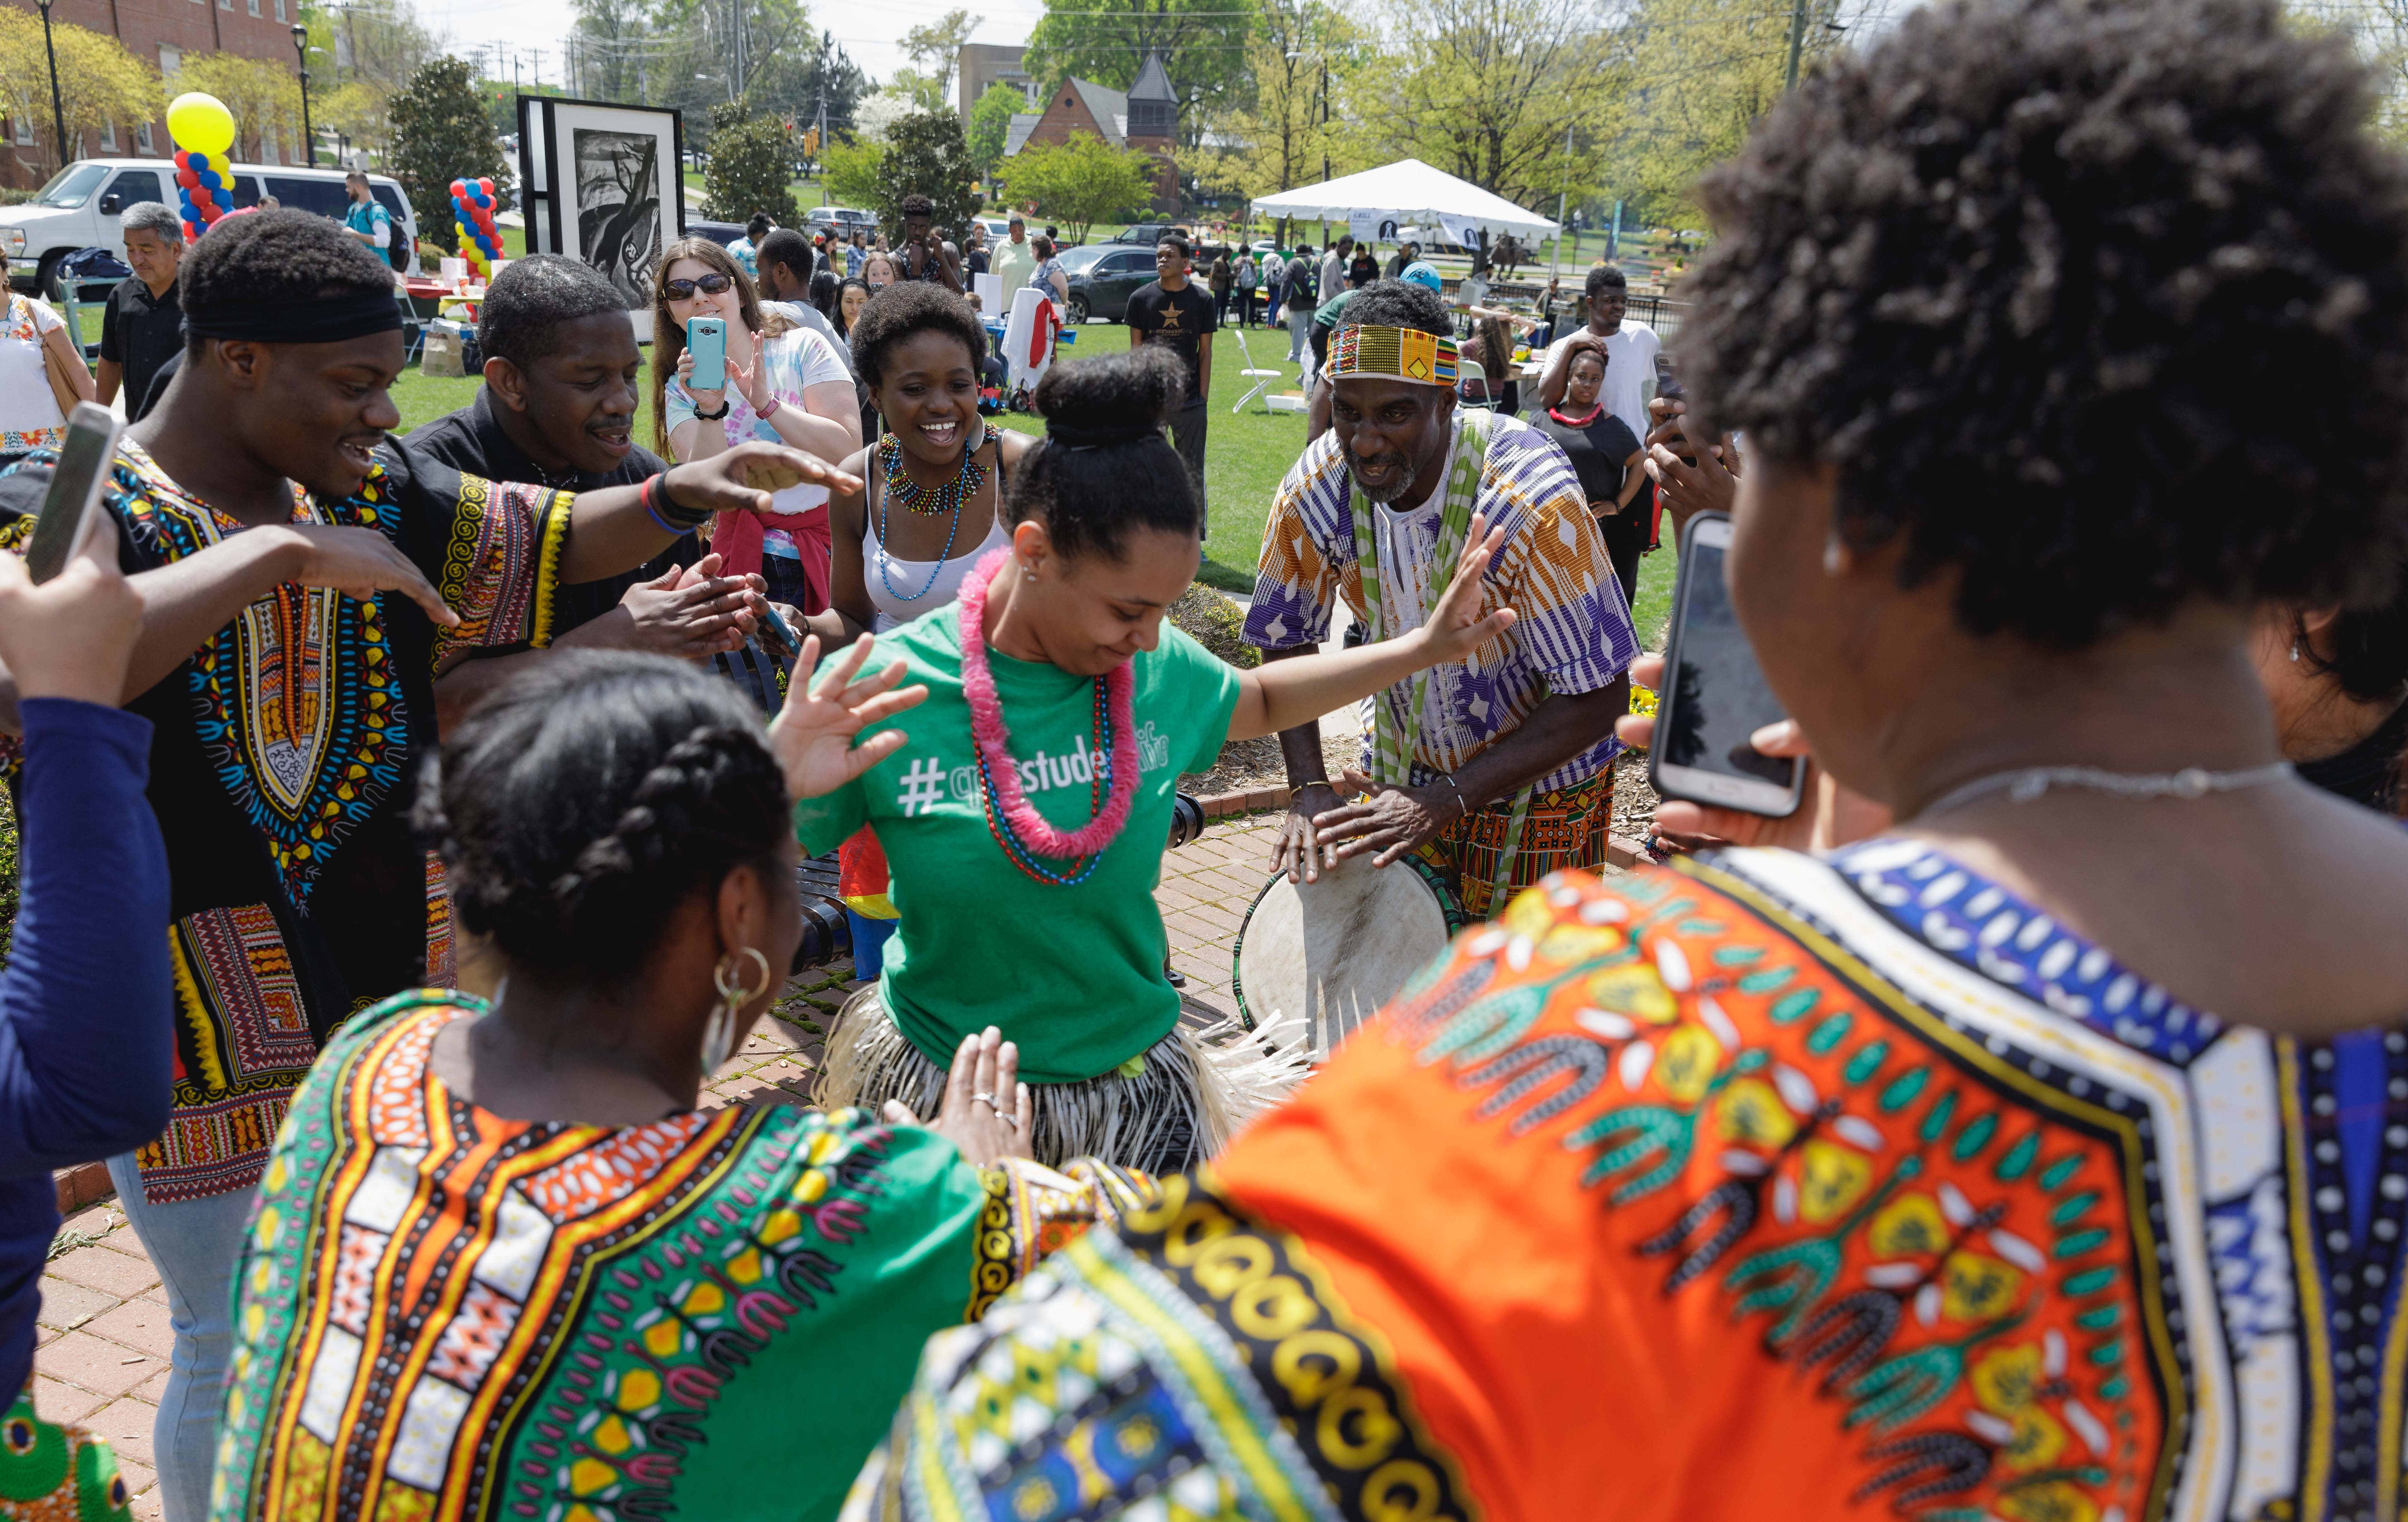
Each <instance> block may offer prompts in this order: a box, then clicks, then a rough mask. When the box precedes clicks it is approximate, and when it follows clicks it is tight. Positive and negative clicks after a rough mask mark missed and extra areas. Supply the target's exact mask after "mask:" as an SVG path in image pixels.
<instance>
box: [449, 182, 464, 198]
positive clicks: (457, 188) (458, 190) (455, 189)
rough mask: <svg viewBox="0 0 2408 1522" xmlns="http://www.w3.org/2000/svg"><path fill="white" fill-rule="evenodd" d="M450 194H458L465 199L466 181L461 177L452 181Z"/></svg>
mask: <svg viewBox="0 0 2408 1522" xmlns="http://www.w3.org/2000/svg"><path fill="white" fill-rule="evenodd" d="M452 194H454V195H457V196H460V197H461V198H463V199H464V200H465V199H466V197H467V194H468V185H467V181H466V180H462V179H455V180H453V181H452Z"/></svg>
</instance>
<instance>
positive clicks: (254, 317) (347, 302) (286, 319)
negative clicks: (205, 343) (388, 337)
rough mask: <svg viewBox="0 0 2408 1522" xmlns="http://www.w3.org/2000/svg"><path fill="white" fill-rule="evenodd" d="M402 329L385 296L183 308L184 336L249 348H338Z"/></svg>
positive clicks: (395, 307)
mask: <svg viewBox="0 0 2408 1522" xmlns="http://www.w3.org/2000/svg"><path fill="white" fill-rule="evenodd" d="M400 326H401V304H400V303H399V302H398V301H396V300H395V299H394V294H393V293H392V292H390V291H351V292H346V293H344V294H340V295H331V296H312V297H309V298H308V299H306V300H300V301H290V300H288V301H226V302H219V303H216V304H214V305H211V306H208V307H187V308H185V309H184V331H185V332H186V333H189V334H192V335H193V336H194V337H202V338H241V339H246V340H248V341H250V342H252V343H341V342H343V341H344V340H345V339H347V338H365V337H367V336H368V335H369V334H371V333H392V332H394V331H396V330H398V329H399V328H400Z"/></svg>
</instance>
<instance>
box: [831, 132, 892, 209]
mask: <svg viewBox="0 0 2408 1522" xmlns="http://www.w3.org/2000/svg"><path fill="white" fill-rule="evenodd" d="M885 165H886V145H885V144H884V143H882V142H873V141H871V140H870V139H869V138H867V137H856V138H854V139H853V141H851V142H849V143H848V142H845V141H844V140H842V139H841V138H839V139H838V140H837V141H835V142H832V143H830V144H828V145H827V146H826V147H825V148H823V149H821V150H820V185H821V187H822V188H823V189H824V190H825V191H826V192H827V194H828V204H829V205H831V206H849V207H853V208H859V209H861V210H865V211H866V210H867V209H868V208H869V206H870V203H871V202H873V201H875V200H877V199H878V177H879V173H880V171H881V170H882V169H883V168H884V167H885Z"/></svg>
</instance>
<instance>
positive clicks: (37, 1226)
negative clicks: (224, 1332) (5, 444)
mask: <svg viewBox="0 0 2408 1522" xmlns="http://www.w3.org/2000/svg"><path fill="white" fill-rule="evenodd" d="M111 548H112V550H113V546H111ZM141 625H142V607H141V599H140V596H139V595H138V594H137V593H136V591H135V590H134V589H133V588H132V587H131V586H129V585H128V584H127V583H126V581H125V578H124V577H123V576H122V575H120V574H119V572H118V569H117V567H116V565H115V563H114V555H113V553H111V554H108V555H105V556H93V555H84V556H79V557H78V558H77V559H76V560H75V561H74V562H73V563H72V564H70V565H69V566H68V567H67V569H66V570H65V571H64V572H62V573H61V574H60V575H59V576H58V577H57V578H56V579H55V580H53V581H51V582H49V583H47V584H46V585H44V586H41V587H39V588H36V587H35V586H34V585H33V584H32V582H29V581H28V580H27V579H26V575H25V570H24V567H23V565H22V563H21V562H20V561H19V560H18V559H17V558H16V557H15V556H13V555H0V662H6V663H7V674H8V675H9V676H12V677H13V678H14V680H15V687H16V696H17V707H18V711H19V716H20V719H21V721H22V725H23V729H24V747H25V752H24V768H23V770H22V773H21V774H20V776H19V778H18V782H17V817H18V827H19V830H20V832H21V841H22V845H21V852H20V855H19V858H18V861H19V871H20V875H21V882H22V897H21V898H20V900H19V905H18V911H17V934H16V940H15V943H14V945H13V946H12V947H11V948H10V950H9V954H8V961H7V968H6V969H5V970H0V1391H15V1392H22V1393H20V1394H18V1395H17V1397H16V1402H15V1404H14V1406H13V1407H12V1408H11V1409H10V1410H9V1412H8V1414H7V1416H6V1417H0V1518H6V1517H15V1516H19V1515H42V1516H57V1515H65V1516H74V1517H79V1518H97V1517H122V1516H124V1515H127V1514H126V1509H125V1500H126V1497H125V1485H124V1482H123V1481H122V1479H121V1478H120V1477H119V1476H118V1472H117V1460H116V1457H115V1456H114V1455H112V1454H111V1453H110V1452H109V1450H108V1445H107V1444H106V1443H102V1442H101V1441H100V1440H98V1439H97V1438H93V1437H91V1436H90V1435H88V1434H86V1433H84V1432H82V1431H81V1430H79V1429H73V1428H62V1427H58V1426H54V1425H52V1424H50V1423H47V1422H43V1421H40V1420H38V1419H36V1416H35V1414H34V1408H33V1397H32V1390H31V1387H30V1386H31V1381H32V1379H33V1372H34V1316H35V1314H36V1312H37V1311H38V1310H39V1309H40V1307H41V1288H40V1283H41V1274H42V1264H43V1261H44V1259H45V1258H46V1256H48V1253H49V1249H50V1239H51V1238H52V1237H54V1236H55V1235H56V1234H57V1232H58V1228H59V1210H58V1196H57V1192H56V1190H55V1188H54V1186H53V1185H52V1184H51V1182H50V1170H51V1169H52V1168H55V1167H59V1166H62V1165H65V1164H71V1163H81V1162H90V1161H91V1160H93V1158H95V1157H106V1156H111V1155H112V1154H116V1153H121V1152H124V1151H126V1150H127V1149H128V1148H131V1147H134V1146H137V1145H139V1144H140V1143H142V1142H147V1141H149V1140H150V1138H151V1137H152V1136H154V1135H156V1134H157V1133H158V1130H159V1127H161V1126H162V1125H163V1124H165V1120H166V1105H167V1094H168V1090H169V1087H170V1081H169V1073H168V1070H169V1068H170V1067H171V1066H172V1064H173V1062H174V1052H175V1046H174V1032H173V1031H172V1030H171V1029H170V1027H169V1024H168V1022H169V1020H170V1018H171V1016H172V1011H173V1007H174V1006H173V999H172V996H171V991H170V989H169V987H168V973H167V939H166V933H165V932H166V925H167V857H166V852H165V847H164V846H163V845H162V844H161V841H160V839H159V826H158V824H157V822H156V820H155V818H154V817H153V815H152V813H151V811H150V804H149V803H148V802H147V801H145V799H144V797H143V791H142V790H143V784H144V781H145V778H146V775H147V772H148V769H149V765H148V764H149V759H150V722H149V721H148V720H145V719H141V718H137V717H136V716H135V715H133V714H131V713H124V712H121V711H119V710H118V709H117V707H116V704H117V700H118V696H119V695H120V694H121V692H122V690H123V687H124V684H125V668H126V660H127V657H128V656H129V655H130V654H131V653H132V651H133V648H134V640H135V637H136V634H138V633H139V632H140V629H141Z"/></svg>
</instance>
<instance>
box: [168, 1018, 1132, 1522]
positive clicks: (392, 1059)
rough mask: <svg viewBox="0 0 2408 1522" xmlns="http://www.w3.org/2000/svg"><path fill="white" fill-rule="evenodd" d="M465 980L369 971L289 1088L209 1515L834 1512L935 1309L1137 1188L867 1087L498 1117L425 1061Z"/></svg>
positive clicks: (978, 1293) (960, 1315)
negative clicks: (1006, 1161) (1019, 1155)
mask: <svg viewBox="0 0 2408 1522" xmlns="http://www.w3.org/2000/svg"><path fill="white" fill-rule="evenodd" d="M482 1008H483V1006H482V1005H481V1004H479V1003H477V1001H475V1000H473V999H462V1000H460V1001H459V1002H457V1003H454V1002H450V1001H449V1000H448V999H447V998H446V997H445V996H442V995H438V994H437V993H435V992H432V991H429V992H426V993H420V994H408V995H404V996H402V997H400V998H394V999H391V1000H388V1001H387V1002H386V1003H384V1004H383V1005H381V1006H380V1007H379V1008H377V1009H376V1010H374V1011H371V1012H367V1013H366V1014H363V1015H361V1016H359V1017H358V1018H356V1019H354V1020H353V1021H352V1022H351V1024H350V1025H349V1026H347V1027H345V1028H344V1029H343V1031H342V1032H341V1033H340V1034H338V1035H337V1037H336V1038H335V1040H334V1041H331V1042H330V1043H328V1046H327V1049H326V1055H325V1058H324V1060H323V1061H322V1062H321V1063H320V1064H319V1065H318V1069H317V1070H316V1071H315V1072H314V1073H312V1074H311V1075H310V1078H309V1081H308V1083H307V1084H304V1085H303V1086H302V1089H301V1092H300V1094H299V1095H298V1096H297V1097H296V1098H294V1104H293V1113H292V1119H291V1121H290V1123H289V1124H288V1125H287V1126H286V1127H285V1129H284V1132H283V1134H282V1135H281V1136H279V1138H278V1139H277V1144H276V1153H275V1156H274V1159H273V1160H272V1161H271V1162H270V1163H269V1165H268V1168H267V1172H266V1176H265V1179H264V1180H263V1182H262V1184H261V1186H260V1195H259V1202H258V1205H257V1207H256V1210H255V1212H254V1214H253V1217H252V1222H251V1235H250V1239H249V1241H248V1242H247V1243H246V1245H245V1248H244V1253H243V1260H242V1264H241V1268H240V1271H239V1273H238V1276H237V1278H236V1283H237V1284H238V1285H240V1286H241V1289H240V1300H239V1303H238V1305H237V1308H236V1318H235V1325H236V1344H235V1350H234V1354H233V1359H232V1363H231V1366H230V1370H229V1373H228V1378H227V1385H226V1403H225V1410H224V1415H223V1422H222V1432H221V1437H220V1444H219V1449H218V1463H217V1476H216V1482H215V1493H214V1497H213V1500H212V1504H211V1515H212V1516H214V1517H216V1518H218V1519H219V1522H231V1519H233V1518H237V1517H275V1518H279V1519H282V1522H300V1519H303V1518H326V1519H333V1518H337V1517H342V1518H352V1517H356V1518H372V1517H373V1518H400V1517H413V1518H423V1517H436V1516H441V1517H466V1516H481V1517H518V1516H525V1517H544V1518H558V1519H563V1522H566V1519H576V1522H618V1519H630V1518H652V1517H663V1516H667V1515H672V1513H674V1514H675V1515H680V1516H692V1517H710V1518H712V1519H714V1522H728V1519H738V1518H752V1517H781V1518H794V1517H825V1516H830V1515H834V1513H835V1511H836V1508H837V1505H838V1502H839V1500H841V1499H842V1497H843V1494H844V1491H845V1487H846V1486H847V1485H849V1484H850V1483H851V1482H852V1480H853V1476H854V1474H855V1472H857V1471H858V1470H859V1469H860V1467H861V1462H862V1459H863V1457H864V1456H865V1455H867V1453H868V1452H869V1450H870V1447H871V1445H872V1444H874V1443H876V1442H877V1440H878V1436H879V1433H880V1432H881V1431H882V1429H884V1427H885V1424H886V1422H887V1420H888V1418H889V1417H890V1416H891V1415H892V1414H893V1413H894V1410H895V1405H896V1400H898V1399H899V1398H900V1397H901V1395H902V1393H903V1390H904V1388H905V1386H908V1385H909V1384H910V1378H911V1370H912V1366H913V1364H914V1362H915V1361H916V1359H917V1357H918V1355H919V1350H920V1347H921V1344H922V1343H923V1342H924V1340H925V1338H926V1337H927V1335H928V1334H929V1333H930V1332H931V1331H934V1330H936V1329H937V1328H940V1327H945V1326H950V1325H953V1324H955V1323H958V1322H960V1321H961V1320H963V1319H964V1318H965V1317H966V1316H975V1315H977V1314H979V1313H981V1312H982V1311H983V1310H984V1309H985V1308H986V1306H987V1305H988V1303H989V1302H991V1301H992V1300H993V1299H995V1297H996V1295H997V1294H998V1293H1000V1292H1001V1291H1002V1290H1004V1289H1005V1288H1007V1287H1008V1286H1009V1285H1011V1283H1012V1282H1013V1281H1014V1280H1016V1279H1017V1278H1019V1277H1020V1276H1021V1275H1022V1274H1024V1273H1025V1272H1026V1271H1027V1270H1028V1269H1029V1268H1030V1267H1031V1266H1032V1265H1033V1264H1034V1262H1035V1261H1036V1258H1037V1257H1038V1256H1039V1255H1040V1254H1042V1253H1044V1252H1047V1251H1050V1250H1052V1249H1053V1248H1054V1247H1056V1246H1059V1245H1061V1244H1062V1243H1063V1242H1066V1241H1067V1240H1068V1239H1069V1238H1070V1237H1072V1236H1074V1235H1075V1234H1077V1233H1078V1232H1079V1231H1081V1230H1083V1229H1084V1228H1085V1227H1086V1226H1087V1224H1089V1223H1091V1222H1093V1221H1094V1220H1096V1219H1097V1218H1098V1216H1101V1217H1102V1218H1104V1219H1111V1217H1112V1216H1113V1215H1114V1214H1115V1213H1117V1212H1118V1211H1121V1210H1124V1209H1127V1208H1130V1207H1132V1206H1135V1205H1139V1204H1142V1203H1145V1202H1146V1201H1148V1200H1150V1199H1153V1198H1154V1186H1153V1185H1152V1184H1151V1183H1150V1182H1149V1181H1147V1180H1145V1179H1144V1178H1142V1177H1141V1176H1140V1175H1137V1174H1132V1173H1127V1172H1124V1171H1121V1170H1111V1169H1102V1168H1096V1167H1092V1166H1089V1165H1080V1167H1079V1168H1078V1170H1077V1171H1078V1172H1079V1174H1080V1175H1081V1176H1080V1177H1078V1178H1072V1177H1069V1176H1067V1175H1065V1174H1062V1173H1056V1172H1054V1171H1052V1170H1047V1169H1042V1168H1039V1167H1037V1166H1036V1165H1034V1164H1023V1163H1017V1162H1015V1163H1012V1164H1010V1165H1007V1166H1006V1167H1005V1168H1003V1169H999V1170H978V1169H974V1168H972V1167H970V1166H969V1165H968V1163H966V1162H964V1161H963V1160H962V1157H961V1155H960V1154H959V1153H958V1152H956V1151H955V1150H954V1149H953V1143H951V1142H946V1141H944V1140H943V1139H941V1138H939V1136H937V1135H936V1134H935V1133H934V1132H931V1131H926V1130H923V1129H921V1128H919V1127H902V1128H899V1129H891V1128H889V1127H885V1126H882V1125H878V1124H874V1123H873V1122H872V1121H871V1119H870V1117H869V1116H868V1115H867V1113H863V1112H860V1111H851V1110H845V1111H838V1112H835V1113H822V1112H819V1111H815V1110H802V1109H797V1108H795V1107H792V1106H786V1105H776V1106H767V1107H763V1108H760V1109H752V1110H747V1109H740V1108H738V1109H726V1110H718V1111H712V1112H708V1113H703V1112H687V1113H681V1114H676V1115H671V1116H669V1117H667V1118H666V1119H663V1120H659V1121H654V1122H652V1123H651V1124H649V1125H644V1126H628V1127H605V1126H570V1125H558V1124H553V1123H550V1122H536V1121H522V1120H504V1119H501V1118H500V1117H498V1116H495V1115H493V1114H490V1113H486V1112H485V1111H483V1110H480V1109H479V1108H477V1107H476V1106H475V1105H473V1104H469V1103H466V1102H465V1101H462V1100H460V1099H458V1098H454V1097H453V1096H452V1093H451V1091H450V1090H449V1089H448V1088H447V1087H446V1086H445V1084H444V1083H443V1081H442V1080H441V1079H440V1078H438V1077H437V1076H436V1075H435V1073H434V1072H433V1071H432V1069H431V1065H430V1062H429V1056H430V1054H431V1052H432V1049H433V1046H434V1043H435V1038H436V1035H437V1032H438V1031H440V1030H442V1029H443V1028H444V1027H446V1026H449V1025H451V1024H452V1022H454V1021H457V1020H464V1019H467V1018H469V1017H471V1016H472V1015H474V1014H476V1013H478V1012H481V1010H482Z"/></svg>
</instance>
